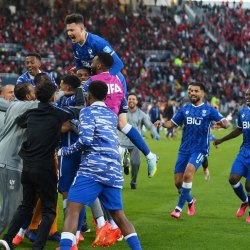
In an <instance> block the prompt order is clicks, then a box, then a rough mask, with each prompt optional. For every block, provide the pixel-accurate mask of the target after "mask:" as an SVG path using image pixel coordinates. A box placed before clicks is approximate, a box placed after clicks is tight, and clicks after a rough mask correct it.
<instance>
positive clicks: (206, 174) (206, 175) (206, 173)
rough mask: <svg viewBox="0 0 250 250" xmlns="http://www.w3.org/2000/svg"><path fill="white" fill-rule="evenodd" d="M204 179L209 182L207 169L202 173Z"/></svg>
mask: <svg viewBox="0 0 250 250" xmlns="http://www.w3.org/2000/svg"><path fill="white" fill-rule="evenodd" d="M204 179H205V181H209V180H210V173H209V170H208V169H206V171H205V172H204Z"/></svg>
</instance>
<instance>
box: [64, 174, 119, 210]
mask: <svg viewBox="0 0 250 250" xmlns="http://www.w3.org/2000/svg"><path fill="white" fill-rule="evenodd" d="M97 197H98V198H99V199H100V201H101V203H102V205H103V207H104V208H105V209H107V210H123V204H122V190H121V189H120V188H115V187H111V186H107V185H105V184H102V183H100V182H97V181H95V180H94V179H92V178H88V177H85V176H82V175H78V176H77V177H76V178H75V181H74V183H73V184H72V186H71V187H70V190H69V193H68V201H71V202H77V203H81V204H83V205H87V206H91V205H92V204H93V202H94V201H95V199H96V198H97Z"/></svg>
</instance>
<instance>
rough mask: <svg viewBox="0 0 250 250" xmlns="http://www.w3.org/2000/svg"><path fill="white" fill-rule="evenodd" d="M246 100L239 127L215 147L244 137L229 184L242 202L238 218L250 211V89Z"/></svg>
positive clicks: (219, 140)
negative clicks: (244, 183) (244, 178)
mask: <svg viewBox="0 0 250 250" xmlns="http://www.w3.org/2000/svg"><path fill="white" fill-rule="evenodd" d="M245 100H246V104H247V107H243V108H242V109H241V110H240V112H239V114H238V127H237V128H236V129H234V130H233V131H232V132H231V133H229V134H228V135H226V136H224V137H222V138H220V139H216V140H215V141H214V145H215V146H216V147H217V145H219V144H221V143H223V142H224V141H227V140H231V139H233V138H235V137H237V136H239V135H241V134H242V135H243V142H242V144H241V146H240V150H239V153H238V155H237V156H236V158H235V160H234V162H233V165H232V168H231V173H230V176H229V183H230V184H231V186H232V188H233V190H234V192H235V194H236V195H237V196H238V197H239V199H240V200H241V201H242V204H241V206H240V208H239V209H238V210H237V212H236V216H237V217H241V216H243V215H244V213H245V211H246V209H247V207H248V206H249V209H250V167H249V166H250V158H249V155H250V109H249V108H250V89H247V91H246V93H245ZM243 176H244V177H246V185H245V187H246V191H247V194H246V193H245V191H244V188H243V185H242V183H241V178H242V177H243ZM246 222H249V223H250V213H249V215H248V216H247V218H246Z"/></svg>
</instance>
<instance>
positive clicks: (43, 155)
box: [0, 80, 74, 250]
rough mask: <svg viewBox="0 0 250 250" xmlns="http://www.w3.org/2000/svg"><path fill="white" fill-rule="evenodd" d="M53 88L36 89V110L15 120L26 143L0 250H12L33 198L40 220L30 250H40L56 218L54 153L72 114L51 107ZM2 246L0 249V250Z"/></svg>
mask: <svg viewBox="0 0 250 250" xmlns="http://www.w3.org/2000/svg"><path fill="white" fill-rule="evenodd" d="M55 92H56V87H55V85H54V84H52V83H51V82H50V81H49V80H46V81H45V82H44V83H42V84H40V85H38V86H37V87H36V97H37V99H38V100H39V101H40V103H39V104H38V108H35V109H30V110H28V111H27V112H25V113H24V114H23V115H21V116H19V117H18V118H17V119H16V122H17V123H18V125H19V126H21V127H22V128H25V127H26V128H27V130H26V132H27V141H25V142H24V143H23V144H22V148H21V150H20V152H19V155H20V157H21V158H22V159H23V172H22V177H21V182H22V185H23V201H22V203H21V205H20V206H19V207H18V209H17V211H16V213H15V215H14V217H13V218H12V221H11V223H10V226H9V229H8V231H7V234H6V235H5V236H4V240H0V249H6V250H8V249H10V250H12V249H14V247H13V244H12V239H13V238H14V237H15V235H16V233H17V232H18V230H19V229H20V228H21V227H22V225H23V224H24V222H25V221H27V219H31V217H32V213H33V209H34V207H35V205H36V201H37V197H39V198H40V200H41V210H42V220H41V223H40V226H39V228H38V232H37V237H36V240H35V241H34V243H33V245H32V250H42V249H44V246H45V244H46V241H47V237H48V235H49V231H50V228H51V225H52V223H53V221H54V219H55V216H56V204H57V175H56V170H55V165H54V153H55V149H56V147H57V144H58V141H59V138H60V131H61V126H62V124H63V123H64V122H66V121H67V120H70V119H73V118H74V117H73V113H71V112H70V111H65V110H62V109H59V108H57V107H55V106H54V105H53V104H52V102H54V101H55ZM1 247H2V248H1Z"/></svg>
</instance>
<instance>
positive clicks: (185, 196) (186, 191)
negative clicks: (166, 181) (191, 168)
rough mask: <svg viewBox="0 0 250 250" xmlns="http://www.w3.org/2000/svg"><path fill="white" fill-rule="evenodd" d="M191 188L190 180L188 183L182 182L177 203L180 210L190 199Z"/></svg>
mask: <svg viewBox="0 0 250 250" xmlns="http://www.w3.org/2000/svg"><path fill="white" fill-rule="evenodd" d="M191 188H192V182H190V183H186V182H183V184H182V188H181V193H180V196H179V201H178V204H177V208H179V209H180V210H182V208H183V207H184V205H185V202H186V201H188V202H190V201H192V199H193V197H192V196H191V195H190V191H191Z"/></svg>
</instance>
